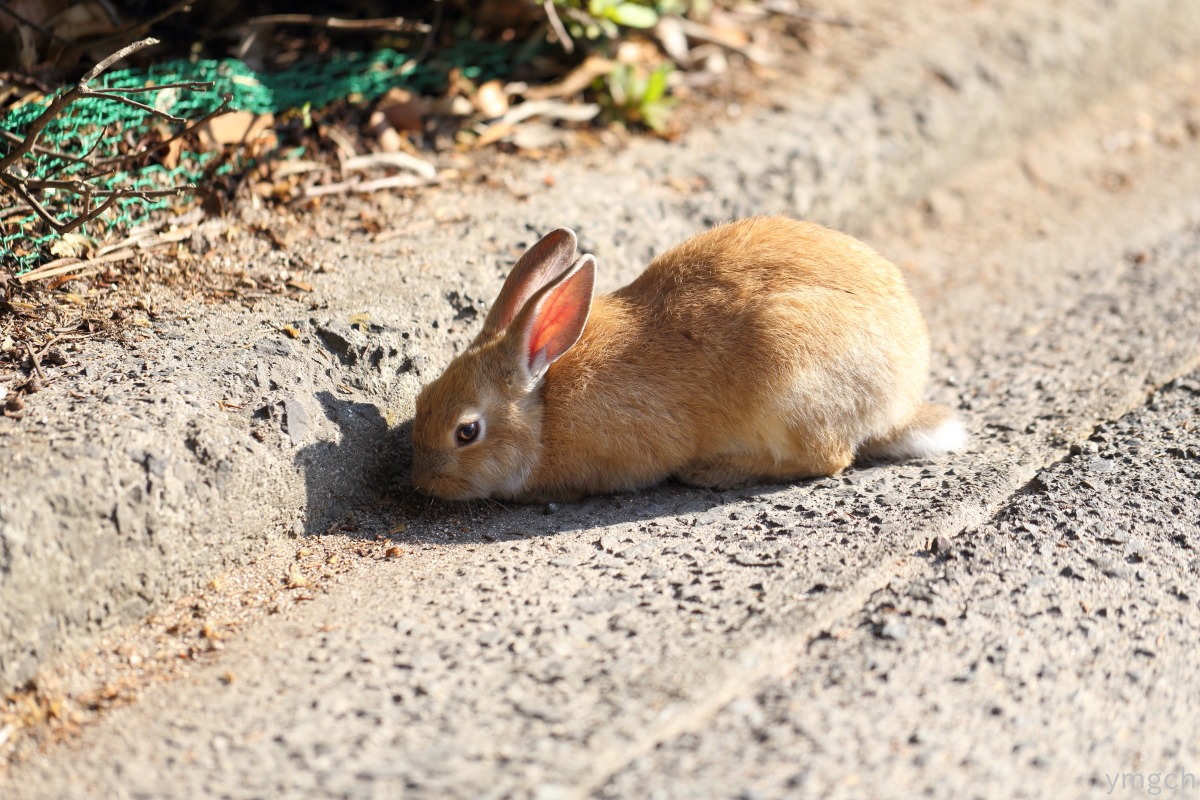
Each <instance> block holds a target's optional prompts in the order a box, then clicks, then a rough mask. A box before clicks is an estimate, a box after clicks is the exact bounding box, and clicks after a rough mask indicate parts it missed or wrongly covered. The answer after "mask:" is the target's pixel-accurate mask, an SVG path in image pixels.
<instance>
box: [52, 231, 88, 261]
mask: <svg viewBox="0 0 1200 800" xmlns="http://www.w3.org/2000/svg"><path fill="white" fill-rule="evenodd" d="M91 248H92V240H91V239H89V238H88V237H86V236H84V235H83V234H81V233H64V234H63V236H62V238H61V239H59V240H58V241H56V242H55V243H54V244H52V245H50V252H51V253H52V254H54V255H56V256H62V257H63V258H80V257H82V256H83V254H84V253H87V252H88V251H90V250H91Z"/></svg>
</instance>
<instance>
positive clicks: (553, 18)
mask: <svg viewBox="0 0 1200 800" xmlns="http://www.w3.org/2000/svg"><path fill="white" fill-rule="evenodd" d="M542 8H544V9H545V11H546V18H547V19H548V20H550V27H551V28H553V29H554V35H555V36H557V37H558V43H559V44H561V45H562V49H563V51H564V52H567V53H574V52H575V41H574V40H573V39H572V38H571V36H570V35H569V34H568V33H567V29H566V28H565V27H563V24H562V20H561V19H559V18H558V12H557V11H555V10H554V0H546V2H545V3H543V4H542Z"/></svg>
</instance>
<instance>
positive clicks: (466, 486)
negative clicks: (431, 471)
mask: <svg viewBox="0 0 1200 800" xmlns="http://www.w3.org/2000/svg"><path fill="white" fill-rule="evenodd" d="M413 488H414V489H416V490H417V491H418V492H420V493H421V494H425V495H429V496H430V497H436V498H437V499H439V500H452V501H462V500H479V499H482V498H484V497H487V495H488V493H487V491H486V490H484V489H481V488H480V487H478V486H475V485H474V484H472V483H471V482H470V481H465V480H462V479H461V478H455V477H453V476H451V475H421V476H416V475H414V476H413Z"/></svg>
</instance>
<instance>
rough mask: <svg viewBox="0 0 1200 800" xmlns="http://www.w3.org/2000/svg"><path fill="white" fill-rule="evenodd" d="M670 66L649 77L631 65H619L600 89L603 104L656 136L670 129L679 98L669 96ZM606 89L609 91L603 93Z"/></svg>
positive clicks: (619, 116) (662, 65)
mask: <svg viewBox="0 0 1200 800" xmlns="http://www.w3.org/2000/svg"><path fill="white" fill-rule="evenodd" d="M672 71H674V67H673V66H672V65H671V64H667V63H664V64H660V65H658V66H657V67H655V68H654V69H653V70H650V72H649V73H648V74H646V73H645V72H644V70H639V69H638V68H637V67H634V66H632V65H628V64H619V65H617V66H616V67H615V68H614V69H613V71H612V72H610V73H609V75H608V77H607V79H606V84H607V85H606V86H604V87H602V88H601V91H600V98H601V102H602V103H604V104H605V105H606V106H608V108H609V111H610V113H611V114H612V115H613V116H616V117H617V118H619V119H621V120H623V121H625V122H626V123H632V124H635V125H636V124H641V125H645V126H646V127H647V128H649V129H650V130H652V131H654V132H655V133H662V132H664V131H665V130H666V129H667V119H668V117H669V116H670V112H671V109H672V108H673V107H674V106H675V104H676V103H678V102H679V100H678V98H675V97H670V96H668V95H667V79H668V78H669V76H670V75H671V72H672ZM604 89H607V92H606V91H604Z"/></svg>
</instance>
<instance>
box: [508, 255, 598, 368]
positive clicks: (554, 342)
mask: <svg viewBox="0 0 1200 800" xmlns="http://www.w3.org/2000/svg"><path fill="white" fill-rule="evenodd" d="M595 281H596V259H595V258H593V257H592V256H590V255H588V256H583V257H582V258H580V259H579V261H578V262H577V263H576V266H575V267H574V269H573V270H572V272H571V274H570V275H569V276H568V277H567V278H565V279H563V281H562V282H561V283H560V284H559V285H557V286H555V287H554V288H553V289H551V290H550V291H549V292H548V293H547V294H546V296H545V297H544V298H542V300H541V302H539V303H538V307H537V310H536V311H535V313H534V315H533V320H532V321H531V325H530V326H529V338H528V340H527V342H528V343H527V344H526V349H525V354H526V358H527V366H528V369H529V374H530V376H531V377H532V378H534V379H535V380H536V379H538V378H540V377H541V376H542V375H543V374H545V372H546V370H547V369H548V368H549V366H550V365H551V364H553V363H554V362H555V361H557V360H558V359H559V358H561V357H562V355H563V353H566V352H567V351H568V350H570V349H571V346H572V345H573V344H575V342H577V341H578V340H579V336H580V334H582V333H583V326H584V325H585V324H586V323H587V318H588V312H589V311H590V310H591V307H592V289H593V287H594V284H595Z"/></svg>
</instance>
